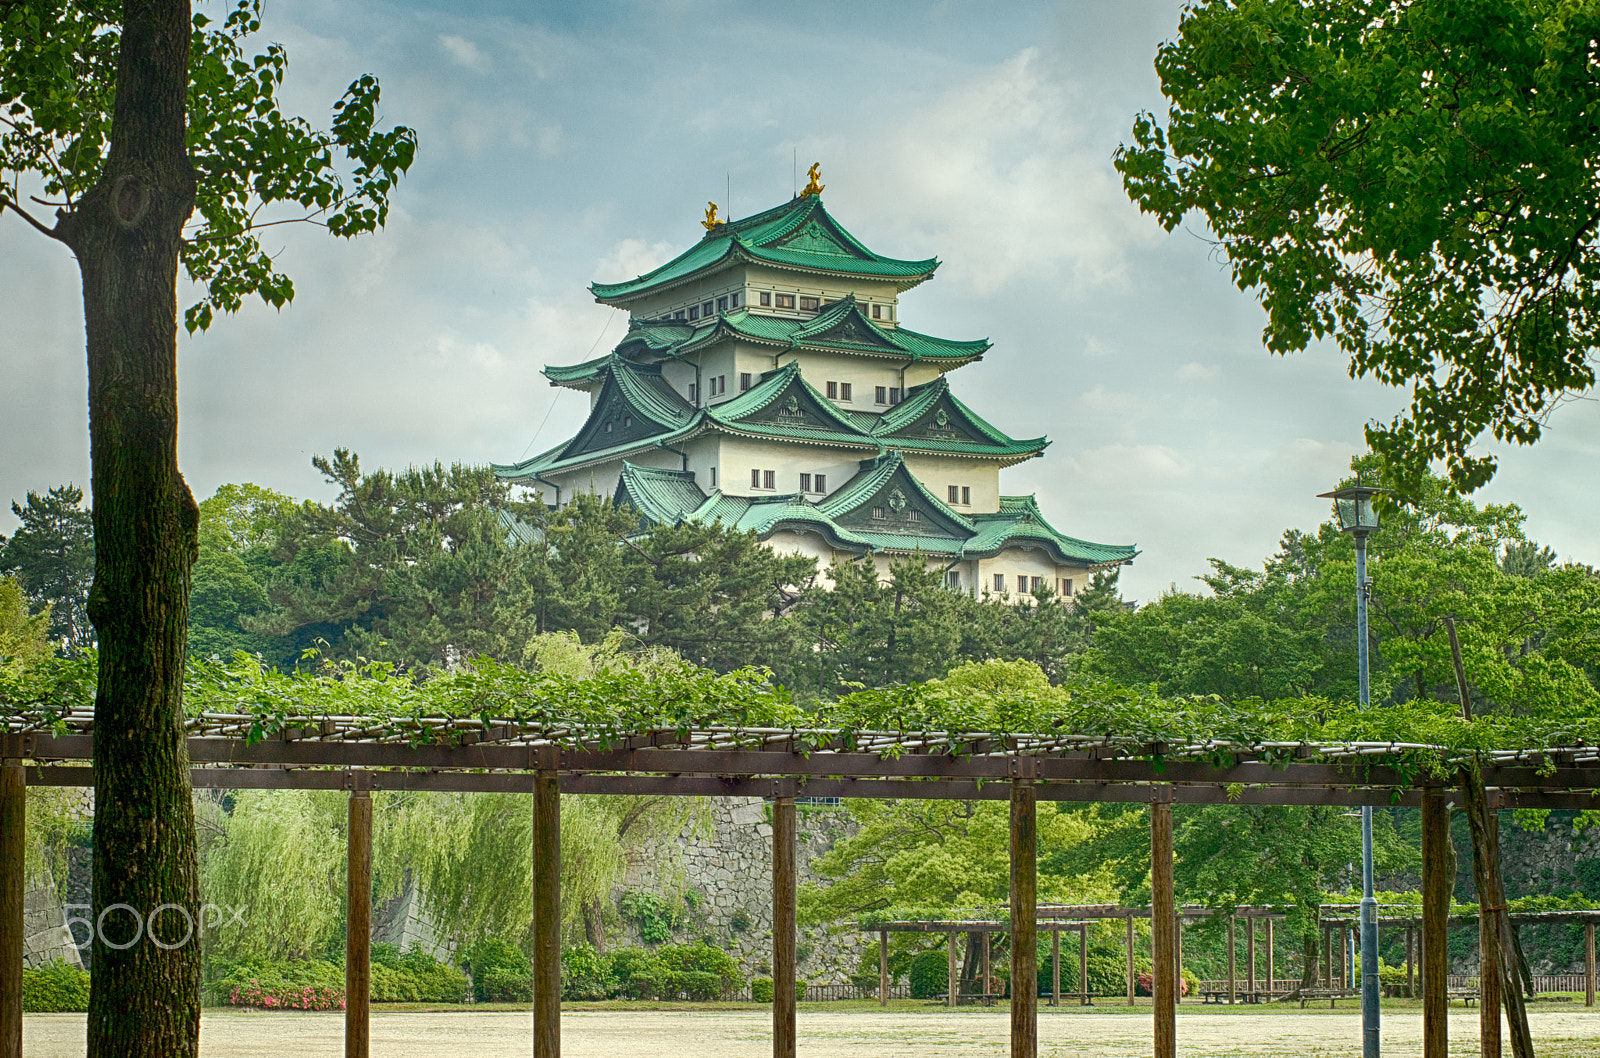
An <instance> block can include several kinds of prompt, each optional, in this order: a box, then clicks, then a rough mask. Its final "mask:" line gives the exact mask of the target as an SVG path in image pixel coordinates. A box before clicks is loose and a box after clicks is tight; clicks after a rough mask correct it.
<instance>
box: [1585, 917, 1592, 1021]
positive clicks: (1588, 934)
mask: <svg viewBox="0 0 1600 1058" xmlns="http://www.w3.org/2000/svg"><path fill="white" fill-rule="evenodd" d="M1583 1005H1584V1006H1586V1007H1592V1006H1594V923H1593V922H1585V923H1584V924H1583Z"/></svg>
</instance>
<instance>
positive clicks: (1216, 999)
mask: <svg viewBox="0 0 1600 1058" xmlns="http://www.w3.org/2000/svg"><path fill="white" fill-rule="evenodd" d="M1278 994H1281V993H1274V992H1268V991H1266V990H1265V989H1259V988H1258V989H1256V990H1255V991H1253V992H1252V991H1249V990H1247V989H1243V988H1235V989H1234V990H1233V997H1234V1000H1235V1001H1236V1002H1239V1003H1261V1002H1269V1003H1270V1002H1271V1001H1272V997H1273V996H1274V995H1278ZM1200 1000H1201V1002H1203V1003H1227V1002H1228V990H1227V989H1225V988H1206V989H1202V990H1201V992H1200Z"/></svg>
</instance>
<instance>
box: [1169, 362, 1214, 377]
mask: <svg viewBox="0 0 1600 1058" xmlns="http://www.w3.org/2000/svg"><path fill="white" fill-rule="evenodd" d="M1220 374H1222V369H1221V368H1220V367H1218V366H1217V365H1216V364H1197V363H1195V362H1194V361H1190V362H1189V363H1187V364H1184V365H1183V366H1182V367H1180V368H1178V377H1179V378H1181V379H1184V380H1185V381H1190V382H1200V381H1204V380H1206V379H1212V378H1216V377H1217V376H1218V375H1220Z"/></svg>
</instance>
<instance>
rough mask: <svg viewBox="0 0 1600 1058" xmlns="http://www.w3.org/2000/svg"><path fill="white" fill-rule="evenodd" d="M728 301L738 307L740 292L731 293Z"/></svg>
mask: <svg viewBox="0 0 1600 1058" xmlns="http://www.w3.org/2000/svg"><path fill="white" fill-rule="evenodd" d="M728 303H729V304H730V305H732V306H733V307H734V308H738V307H739V295H738V294H730V295H728Z"/></svg>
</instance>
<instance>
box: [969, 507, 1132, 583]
mask: <svg viewBox="0 0 1600 1058" xmlns="http://www.w3.org/2000/svg"><path fill="white" fill-rule="evenodd" d="M973 521H974V522H976V523H977V528H978V532H977V535H975V536H974V537H973V538H972V539H971V540H968V541H967V547H966V552H967V554H968V555H969V556H971V557H973V558H989V557H991V556H993V555H997V554H999V553H1000V552H1001V551H1002V550H1003V549H1004V548H1006V547H1007V546H1015V545H1016V544H1019V543H1025V542H1032V543H1036V544H1039V545H1042V546H1043V547H1044V549H1045V550H1047V551H1050V552H1052V553H1053V554H1054V555H1055V557H1056V559H1057V560H1058V561H1060V562H1065V563H1069V564H1080V563H1081V564H1083V565H1086V566H1099V565H1105V564H1115V563H1121V562H1132V561H1133V559H1134V557H1135V556H1136V555H1138V554H1139V549H1138V548H1137V547H1135V546H1133V545H1131V544H1096V543H1093V542H1091V541H1088V540H1079V539H1078V538H1077V537H1073V536H1067V535H1065V534H1064V533H1059V532H1057V531H1056V529H1055V527H1054V526H1052V525H1051V524H1050V523H1049V522H1047V521H1045V520H1044V515H1043V514H1041V513H1040V512H1039V505H1038V504H1037V503H1036V502H1035V501H1034V498H1033V497H1032V496H1001V497H1000V510H999V511H998V512H997V513H995V514H980V515H976V516H974V518H973Z"/></svg>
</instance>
